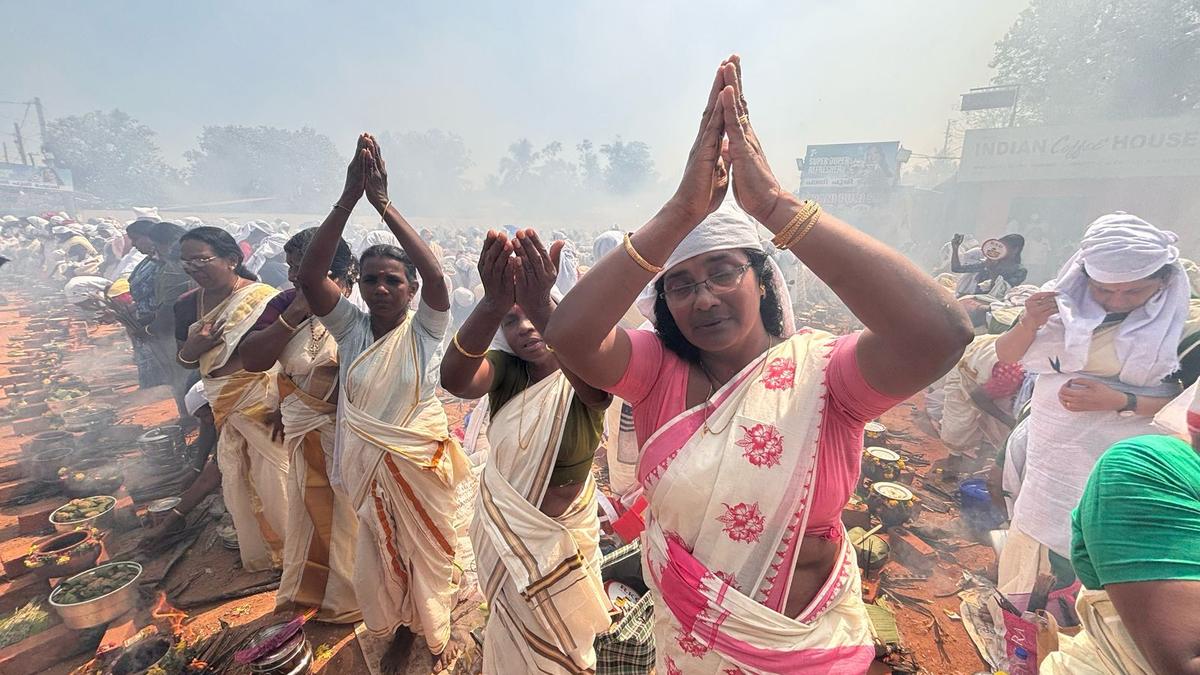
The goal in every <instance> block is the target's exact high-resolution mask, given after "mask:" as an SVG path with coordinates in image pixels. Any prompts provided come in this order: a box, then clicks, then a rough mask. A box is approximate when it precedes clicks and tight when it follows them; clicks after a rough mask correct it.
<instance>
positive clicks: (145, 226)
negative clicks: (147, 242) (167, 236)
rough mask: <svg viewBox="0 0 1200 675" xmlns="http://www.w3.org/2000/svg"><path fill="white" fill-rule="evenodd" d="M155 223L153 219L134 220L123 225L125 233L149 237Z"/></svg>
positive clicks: (132, 235)
mask: <svg viewBox="0 0 1200 675" xmlns="http://www.w3.org/2000/svg"><path fill="white" fill-rule="evenodd" d="M155 225H158V223H156V222H154V221H153V220H135V221H133V222H132V223H130V224H128V225H126V226H125V234H127V235H129V236H131V237H149V236H150V232H152V231H153V230H154V226H155Z"/></svg>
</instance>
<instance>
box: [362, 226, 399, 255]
mask: <svg viewBox="0 0 1200 675" xmlns="http://www.w3.org/2000/svg"><path fill="white" fill-rule="evenodd" d="M376 244H391V245H392V246H399V245H400V240H398V239H396V235H394V234H392V233H391V231H390V230H371V231H370V232H368V233H366V234H364V235H363V236H362V237H360V238H359V240H358V243H357V244H355V245H354V255H356V256H361V255H362V254H363V251H365V250H367V249H369V248H371V247H372V246H375V245H376Z"/></svg>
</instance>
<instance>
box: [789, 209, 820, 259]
mask: <svg viewBox="0 0 1200 675" xmlns="http://www.w3.org/2000/svg"><path fill="white" fill-rule="evenodd" d="M819 220H821V207H819V206H818V207H817V210H816V211H814V212H813V214H812V218H810V219H809V221H808V223H807V224H806V225H805V226H804V229H802V230H800V233H799V234H797V235H796V236H795V237H793V238H792V239H791V240H790V241H788V242H787V243H786V244H784V245H783V247H784V248H788V249H790V248H791V247H793V246H795V245H796V244H798V243H800V240H801V239H803V238H805V237H807V236H808V233H809V232H812V229H813V228H814V227H816V226H817V221H819Z"/></svg>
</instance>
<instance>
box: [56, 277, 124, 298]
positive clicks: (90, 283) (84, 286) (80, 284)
mask: <svg viewBox="0 0 1200 675" xmlns="http://www.w3.org/2000/svg"><path fill="white" fill-rule="evenodd" d="M110 285H112V282H111V281H109V280H108V279H105V278H104V277H72V278H70V279H68V280H67V283H66V285H65V286H63V295H64V296H66V298H67V302H70V303H71V304H76V303H80V302H86V301H88V300H98V299H101V298H103V297H104V293H105V291H107V290H108V287H109V286H110Z"/></svg>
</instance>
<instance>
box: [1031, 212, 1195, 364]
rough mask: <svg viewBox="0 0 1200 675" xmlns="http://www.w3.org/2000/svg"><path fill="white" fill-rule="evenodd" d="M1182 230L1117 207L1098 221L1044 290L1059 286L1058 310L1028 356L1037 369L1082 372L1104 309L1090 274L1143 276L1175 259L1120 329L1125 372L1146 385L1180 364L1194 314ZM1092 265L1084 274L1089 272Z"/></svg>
mask: <svg viewBox="0 0 1200 675" xmlns="http://www.w3.org/2000/svg"><path fill="white" fill-rule="evenodd" d="M1177 240H1178V237H1177V236H1176V235H1175V233H1174V232H1168V231H1166V230H1160V229H1158V228H1157V227H1155V226H1153V225H1151V224H1150V223H1147V222H1146V221H1144V220H1142V219H1141V218H1138V217H1137V216H1133V215H1130V214H1128V213H1123V212H1117V213H1111V214H1109V215H1107V216H1102V217H1101V218H1098V219H1097V220H1096V221H1095V222H1093V223H1092V224H1091V225H1090V226H1089V227H1088V229H1087V231H1086V232H1085V233H1084V235H1083V241H1082V242H1080V245H1079V250H1078V251H1077V252H1076V253H1075V255H1074V256H1072V257H1071V259H1070V260H1069V261H1067V264H1065V265H1063V267H1062V269H1061V270H1059V272H1058V278H1057V279H1054V280H1053V281H1051V282H1049V283H1047V284H1046V285H1045V286H1043V287H1042V290H1047V291H1057V292H1058V314H1056V315H1054V316H1053V317H1051V318H1050V321H1049V322H1047V323H1046V325H1045V326H1043V327H1042V329H1041V330H1039V331H1038V335H1037V338H1036V339H1035V340H1034V341H1033V345H1031V346H1030V348H1029V351H1028V352H1026V354H1025V358H1024V359H1023V360H1022V362H1023V363H1024V364H1025V367H1026V368H1027V369H1028V370H1029V371H1030V372H1034V373H1045V372H1050V371H1051V370H1053V367H1052V366H1051V365H1050V362H1051V360H1052V359H1057V360H1058V369H1059V370H1060V371H1061V372H1064V373H1073V372H1079V371H1080V370H1082V369H1083V367H1084V364H1085V363H1087V357H1088V351H1089V350H1090V348H1091V345H1092V333H1093V332H1094V331H1095V330H1096V327H1097V326H1099V325H1100V324H1101V323H1102V322H1103V321H1104V318H1105V316H1106V312H1105V311H1104V308H1103V307H1102V306H1101V305H1100V303H1098V302H1096V301H1095V300H1093V299H1092V295H1091V293H1090V292H1089V291H1088V278H1089V277H1090V278H1091V279H1093V280H1095V281H1097V282H1100V283H1102V284H1119V283H1127V282H1130V281H1138V280H1140V279H1145V278H1147V277H1149V276H1150V275H1152V274H1154V273H1155V272H1157V271H1158V270H1159V269H1161V268H1162V267H1164V266H1167V265H1170V266H1171V267H1172V268H1173V269H1172V270H1171V274H1170V276H1169V277H1168V278H1167V283H1166V285H1165V287H1164V288H1163V290H1162V291H1160V292H1159V293H1157V294H1155V295H1154V297H1152V298H1150V300H1149V301H1147V302H1146V304H1144V305H1142V306H1141V307H1139V308H1137V309H1135V310H1133V311H1132V312H1130V313H1129V316H1127V317H1126V318H1125V320H1124V321H1122V322H1121V326H1120V327H1119V328H1118V329H1117V331H1118V332H1117V338H1116V350H1117V358H1119V359H1120V361H1121V374H1120V380H1121V381H1122V382H1124V383H1126V384H1130V385H1134V386H1138V387H1147V386H1154V385H1156V384H1160V383H1161V382H1162V380H1163V378H1165V377H1167V376H1168V375H1170V374H1171V373H1173V372H1175V371H1176V370H1178V369H1179V357H1178V354H1177V351H1178V349H1179V340H1180V339H1181V338H1182V337H1183V328H1184V321H1185V320H1186V319H1187V315H1188V295H1189V289H1188V280H1187V275H1186V274H1185V273H1184V270H1183V266H1182V265H1180V264H1179V249H1178V248H1176V247H1175V242H1176V241H1177ZM1084 270H1086V274H1085V272H1084Z"/></svg>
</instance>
